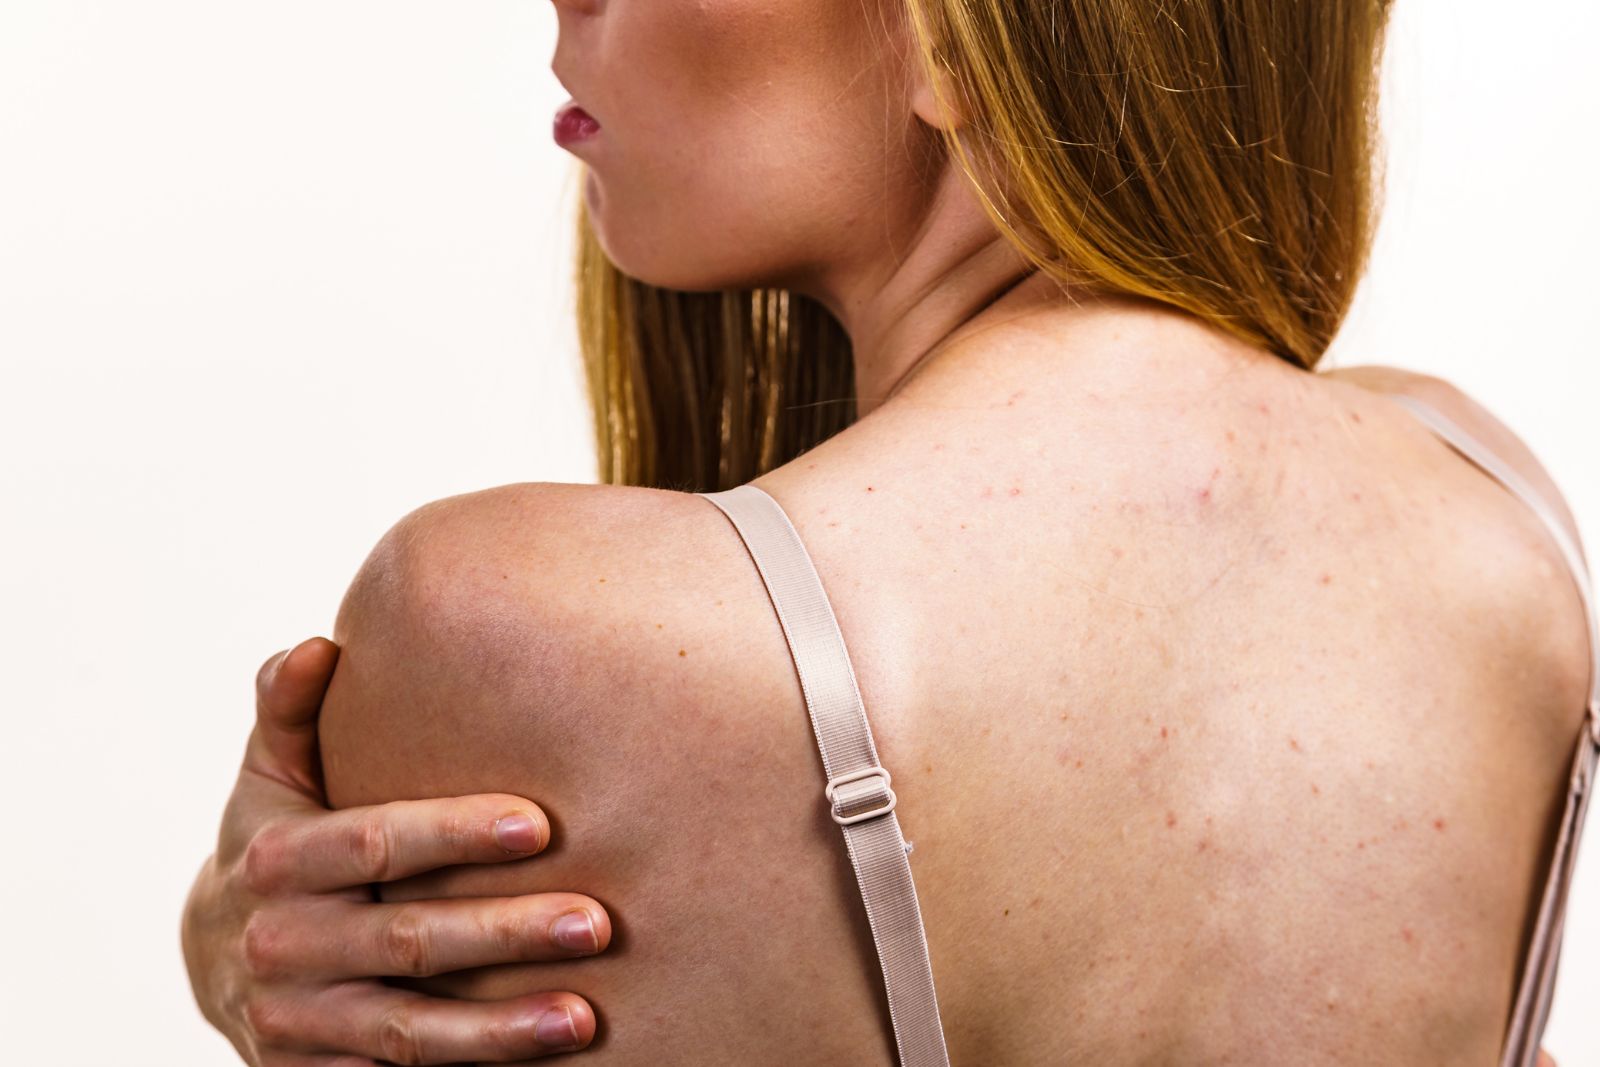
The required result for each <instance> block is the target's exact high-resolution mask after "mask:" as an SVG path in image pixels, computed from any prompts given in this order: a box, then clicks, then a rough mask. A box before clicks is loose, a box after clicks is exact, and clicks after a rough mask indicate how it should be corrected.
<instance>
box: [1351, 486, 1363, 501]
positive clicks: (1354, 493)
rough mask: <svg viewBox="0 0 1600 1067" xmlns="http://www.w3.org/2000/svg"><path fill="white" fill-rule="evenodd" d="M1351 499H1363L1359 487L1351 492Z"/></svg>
mask: <svg viewBox="0 0 1600 1067" xmlns="http://www.w3.org/2000/svg"><path fill="white" fill-rule="evenodd" d="M1350 499H1351V500H1360V499H1361V491H1360V490H1359V489H1357V490H1354V491H1352V492H1351V494H1350Z"/></svg>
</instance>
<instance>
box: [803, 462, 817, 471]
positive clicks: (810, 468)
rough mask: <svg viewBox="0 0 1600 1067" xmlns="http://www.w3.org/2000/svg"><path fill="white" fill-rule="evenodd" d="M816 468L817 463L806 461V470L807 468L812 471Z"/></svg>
mask: <svg viewBox="0 0 1600 1067" xmlns="http://www.w3.org/2000/svg"><path fill="white" fill-rule="evenodd" d="M816 469H817V465H816V464H815V463H807V464H806V470H808V471H814V470H816Z"/></svg>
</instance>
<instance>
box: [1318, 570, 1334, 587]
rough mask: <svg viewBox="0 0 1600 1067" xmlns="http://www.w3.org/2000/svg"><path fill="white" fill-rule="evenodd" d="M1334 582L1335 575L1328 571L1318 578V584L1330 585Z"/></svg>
mask: <svg viewBox="0 0 1600 1067" xmlns="http://www.w3.org/2000/svg"><path fill="white" fill-rule="evenodd" d="M1332 582H1333V575H1331V574H1328V573H1326V572H1324V573H1323V575H1322V577H1320V578H1318V579H1317V584H1318V585H1329V584H1331V583H1332Z"/></svg>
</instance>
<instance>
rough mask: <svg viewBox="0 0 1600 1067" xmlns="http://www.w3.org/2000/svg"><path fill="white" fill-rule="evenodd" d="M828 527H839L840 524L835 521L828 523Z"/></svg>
mask: <svg viewBox="0 0 1600 1067" xmlns="http://www.w3.org/2000/svg"><path fill="white" fill-rule="evenodd" d="M828 525H829V526H830V527H831V526H837V525H839V523H838V520H835V521H833V522H830V523H828Z"/></svg>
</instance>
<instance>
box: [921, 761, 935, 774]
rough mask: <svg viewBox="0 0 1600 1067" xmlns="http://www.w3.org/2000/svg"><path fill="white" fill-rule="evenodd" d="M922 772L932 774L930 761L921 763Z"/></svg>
mask: <svg viewBox="0 0 1600 1067" xmlns="http://www.w3.org/2000/svg"><path fill="white" fill-rule="evenodd" d="M922 773H923V774H932V773H933V764H931V763H926V764H923V767H922Z"/></svg>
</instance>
